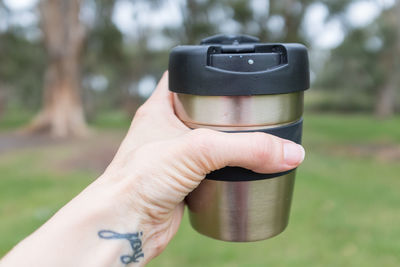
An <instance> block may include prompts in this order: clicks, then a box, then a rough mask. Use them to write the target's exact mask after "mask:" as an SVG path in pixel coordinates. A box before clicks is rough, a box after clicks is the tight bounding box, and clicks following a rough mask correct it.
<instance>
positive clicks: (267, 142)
mask: <svg viewBox="0 0 400 267" xmlns="http://www.w3.org/2000/svg"><path fill="white" fill-rule="evenodd" d="M252 140H253V144H252V145H253V156H254V158H255V160H256V161H260V160H261V161H262V162H270V161H272V160H273V158H274V155H275V153H276V152H275V151H274V139H273V138H272V137H271V136H270V135H267V134H265V133H254V134H253V137H252Z"/></svg>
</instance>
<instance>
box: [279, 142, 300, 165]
mask: <svg viewBox="0 0 400 267" xmlns="http://www.w3.org/2000/svg"><path fill="white" fill-rule="evenodd" d="M304 155H305V151H304V148H303V147H302V146H301V145H298V144H295V143H284V144H283V159H284V160H285V163H286V164H288V165H298V164H300V163H301V162H302V161H303V160H304Z"/></svg>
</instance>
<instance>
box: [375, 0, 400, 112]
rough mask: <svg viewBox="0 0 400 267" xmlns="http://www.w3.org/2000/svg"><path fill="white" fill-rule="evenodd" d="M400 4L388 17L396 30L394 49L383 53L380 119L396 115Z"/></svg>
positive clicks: (377, 107) (378, 103)
mask: <svg viewBox="0 0 400 267" xmlns="http://www.w3.org/2000/svg"><path fill="white" fill-rule="evenodd" d="M399 16H400V3H399V2H397V3H396V4H395V6H394V7H393V9H392V10H390V13H389V14H388V16H387V19H388V20H389V23H390V24H391V26H392V27H393V29H396V30H395V32H394V33H395V35H396V36H395V38H394V43H393V45H392V49H388V48H386V49H385V51H384V52H383V53H384V55H383V60H382V61H383V65H384V66H385V67H386V73H387V76H386V82H385V83H384V84H383V86H381V87H380V88H378V93H377V97H376V102H375V115H376V116H377V117H379V118H387V117H390V116H392V115H394V113H395V104H396V91H398V90H399V88H400V79H399V71H400V59H399V57H398V56H397V55H398V54H399V53H400V17H399Z"/></svg>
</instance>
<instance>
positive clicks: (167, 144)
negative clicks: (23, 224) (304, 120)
mask: <svg viewBox="0 0 400 267" xmlns="http://www.w3.org/2000/svg"><path fill="white" fill-rule="evenodd" d="M303 158H304V149H303V148H302V147H301V146H300V145H297V144H295V143H293V142H291V141H287V140H284V139H280V138H278V137H275V136H272V135H268V134H264V133H223V132H217V131H213V130H208V129H196V130H191V129H189V128H187V127H186V126H185V125H184V124H183V123H182V122H181V121H180V120H179V119H178V118H177V117H176V116H175V114H174V109H173V97H172V93H171V92H169V90H168V79H167V74H164V76H163V78H162V79H161V81H160V83H159V84H158V86H157V88H156V90H155V92H154V93H153V95H152V96H151V97H150V98H149V99H148V100H147V102H146V103H145V104H144V105H143V106H141V107H140V108H139V109H138V111H137V113H136V115H135V117H134V119H133V122H132V125H131V127H130V129H129V132H128V134H127V136H126V137H125V139H124V141H123V142H122V144H121V146H120V148H119V150H118V152H117V154H116V156H115V158H114V159H113V161H112V162H111V164H110V165H109V167H108V168H107V170H106V171H105V172H104V174H103V175H102V176H101V177H100V178H98V179H97V180H96V181H95V182H94V183H93V184H91V185H90V186H89V187H88V188H87V189H85V190H84V191H83V192H82V193H81V194H80V195H78V196H77V197H76V198H75V199H74V200H72V201H71V202H70V203H68V204H67V206H65V207H64V208H63V209H61V210H60V211H59V212H58V213H57V214H56V215H55V216H54V217H53V218H52V219H50V220H49V221H48V222H47V223H46V224H45V225H44V226H42V227H41V228H40V229H39V230H38V231H36V232H35V233H34V234H33V235H32V236H31V237H29V238H28V239H26V240H25V241H24V242H22V243H21V244H20V245H19V247H17V248H16V249H14V251H12V252H11V253H10V255H9V256H8V258H9V259H11V262H12V258H13V255H15V254H16V253H18V250H20V251H21V250H22V251H24V248H25V251H24V252H20V253H21V255H22V253H25V255H26V250H29V248H31V249H36V254H35V255H32V257H26V261H27V262H30V263H32V261H33V262H37V263H40V266H72V265H73V266H80V265H82V266H83V265H85V266H121V265H123V264H129V263H132V264H133V265H134V264H137V265H139V266H142V265H144V264H146V263H147V262H148V261H150V260H151V259H152V258H154V257H155V256H157V255H158V254H159V253H161V252H162V251H163V249H164V248H165V246H166V245H167V244H168V242H169V241H170V240H171V238H172V237H173V236H174V235H175V233H176V231H177V230H178V227H179V224H180V221H181V219H182V215H183V211H184V202H183V201H184V198H185V196H186V195H187V194H188V193H190V192H191V191H192V190H193V189H195V188H196V187H197V186H198V185H199V183H200V182H201V181H202V179H204V177H205V175H206V174H207V173H209V172H211V171H214V170H217V169H220V168H222V167H225V166H240V167H243V168H247V169H251V170H253V171H255V172H260V173H275V172H281V171H286V170H289V169H293V168H295V167H297V166H298V165H299V164H300V163H301V162H302V160H303ZM52 238H58V240H60V241H59V242H63V243H62V245H61V246H60V245H59V244H54V243H55V241H53V240H51V239H52ZM78 240H79V242H78ZM38 243H41V244H42V246H41V248H40V251H39V253H38V252H37V250H38V249H37V248H35V244H36V245H37V244H38ZM43 244H45V245H43ZM46 244H50V245H46ZM43 246H44V247H46V248H47V249H48V250H52V251H54V250H55V251H58V250H61V251H62V252H63V253H53V254H51V255H52V256H48V255H49V252H48V251H44V250H45V249H43V248H42V247H43ZM66 251H67V253H65V252H66ZM41 253H43V254H41ZM28 254H29V253H28ZM38 255H43V257H44V255H46V257H47V260H40V259H39V260H38V259H37V258H38V257H39V256H38ZM28 260H29V261H28ZM5 263H7V257H6V259H5ZM5 266H6V265H5ZM9 266H11V265H9ZM13 266H17V265H13Z"/></svg>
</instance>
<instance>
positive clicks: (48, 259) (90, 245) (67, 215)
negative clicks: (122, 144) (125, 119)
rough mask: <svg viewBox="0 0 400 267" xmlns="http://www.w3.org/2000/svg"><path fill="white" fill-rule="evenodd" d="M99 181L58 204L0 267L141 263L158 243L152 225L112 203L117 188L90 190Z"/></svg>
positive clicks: (137, 264) (121, 206)
mask: <svg viewBox="0 0 400 267" xmlns="http://www.w3.org/2000/svg"><path fill="white" fill-rule="evenodd" d="M99 186H101V185H98V183H96V182H95V184H93V185H92V186H90V187H89V188H87V189H86V190H85V191H84V192H82V193H81V194H80V195H79V196H77V197H76V198H75V199H73V200H72V201H71V202H70V203H68V204H67V205H66V206H65V207H63V208H62V209H61V210H60V211H59V212H58V213H56V214H55V215H54V216H53V217H52V218H51V219H50V220H49V221H48V222H46V223H45V224H44V225H43V226H42V227H40V228H39V229H38V230H37V231H35V232H34V233H33V234H32V235H30V236H29V237H27V238H26V239H25V240H24V241H22V242H21V243H20V244H18V245H17V246H16V247H15V248H14V249H13V250H12V251H10V253H9V254H8V255H6V256H5V258H4V259H3V260H2V261H0V266H1V267H8V266H12V267H17V266H42V267H46V266H49V267H50V266H85V267H87V266H107V267H108V266H126V265H128V266H144V265H145V264H146V263H147V262H148V261H149V260H150V259H151V258H152V257H154V254H155V250H156V248H157V245H155V242H154V240H153V239H152V237H153V236H154V235H155V232H154V229H149V227H148V226H144V225H143V218H141V215H140V214H138V213H136V212H135V211H134V209H130V210H131V212H130V214H127V212H126V210H125V207H123V205H118V206H116V205H115V203H117V202H116V201H115V198H117V197H118V196H117V194H118V192H117V191H118V190H115V188H113V187H107V189H108V190H107V191H109V192H107V191H106V190H103V189H99V188H96V189H94V187H99ZM113 191H114V193H113ZM99 192H102V193H99ZM114 194H115V195H114ZM113 198H114V199H113ZM121 213H124V214H121Z"/></svg>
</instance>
